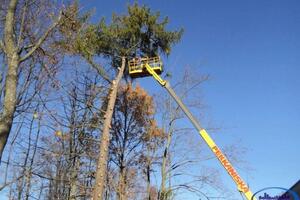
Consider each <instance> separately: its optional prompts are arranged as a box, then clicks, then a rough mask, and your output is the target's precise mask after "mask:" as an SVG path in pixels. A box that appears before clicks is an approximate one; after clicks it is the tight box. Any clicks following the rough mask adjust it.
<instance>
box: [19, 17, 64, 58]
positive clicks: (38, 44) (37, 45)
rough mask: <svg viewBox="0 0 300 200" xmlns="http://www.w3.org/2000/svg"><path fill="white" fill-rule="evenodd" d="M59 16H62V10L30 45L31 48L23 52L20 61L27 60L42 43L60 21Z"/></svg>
mask: <svg viewBox="0 0 300 200" xmlns="http://www.w3.org/2000/svg"><path fill="white" fill-rule="evenodd" d="M61 17H62V12H61V13H60V14H59V17H58V19H57V20H56V22H54V23H53V24H52V26H50V27H49V29H48V30H47V31H46V32H45V33H44V35H43V36H42V37H41V38H40V39H39V40H38V41H37V43H36V44H35V45H34V46H33V47H32V49H31V50H30V51H29V52H28V53H27V54H25V55H24V56H23V57H22V58H20V62H23V61H25V60H27V59H28V58H29V57H30V56H31V55H32V54H33V53H34V52H35V51H36V50H37V49H38V48H39V47H40V46H41V45H42V43H43V42H44V41H45V40H46V39H47V37H48V35H49V34H50V33H51V31H52V30H53V29H54V28H55V27H56V26H57V25H58V24H59V23H60V20H61Z"/></svg>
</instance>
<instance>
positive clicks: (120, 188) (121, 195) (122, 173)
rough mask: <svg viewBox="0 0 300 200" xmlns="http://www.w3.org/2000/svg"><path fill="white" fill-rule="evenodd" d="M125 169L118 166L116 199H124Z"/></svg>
mask: <svg viewBox="0 0 300 200" xmlns="http://www.w3.org/2000/svg"><path fill="white" fill-rule="evenodd" d="M126 199H127V197H126V169H125V168H124V167H121V168H120V172H119V182H118V200H126Z"/></svg>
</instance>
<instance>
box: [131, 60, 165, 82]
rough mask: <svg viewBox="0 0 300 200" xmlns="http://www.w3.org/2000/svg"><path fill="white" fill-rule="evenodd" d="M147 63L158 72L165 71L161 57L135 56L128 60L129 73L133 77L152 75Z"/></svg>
mask: <svg viewBox="0 0 300 200" xmlns="http://www.w3.org/2000/svg"><path fill="white" fill-rule="evenodd" d="M146 64H148V65H149V66H150V67H151V69H152V70H154V71H155V72H156V74H161V73H162V71H163V65H162V62H161V60H160V57H153V58H148V57H146V58H134V59H132V60H130V61H129V62H128V68H129V75H130V76H131V77H132V78H138V77H144V76H151V75H152V74H150V73H149V71H148V70H147V69H146Z"/></svg>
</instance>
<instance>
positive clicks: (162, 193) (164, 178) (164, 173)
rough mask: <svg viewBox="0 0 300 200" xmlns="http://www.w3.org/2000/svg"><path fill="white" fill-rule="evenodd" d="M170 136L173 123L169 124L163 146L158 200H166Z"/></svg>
mask: <svg viewBox="0 0 300 200" xmlns="http://www.w3.org/2000/svg"><path fill="white" fill-rule="evenodd" d="M172 135H173V123H170V127H169V133H168V137H167V143H166V146H165V150H164V155H163V158H162V165H161V186H160V195H159V199H160V200H167V199H168V195H167V190H166V182H167V177H168V172H167V161H168V159H169V156H170V155H169V148H170V145H171V140H172Z"/></svg>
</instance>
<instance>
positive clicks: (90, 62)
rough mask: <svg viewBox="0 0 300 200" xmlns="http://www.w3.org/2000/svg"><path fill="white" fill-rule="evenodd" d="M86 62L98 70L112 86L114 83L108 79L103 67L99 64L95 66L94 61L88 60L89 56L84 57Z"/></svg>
mask: <svg viewBox="0 0 300 200" xmlns="http://www.w3.org/2000/svg"><path fill="white" fill-rule="evenodd" d="M83 57H84V58H85V59H86V61H87V62H88V63H89V64H90V65H91V66H92V67H93V68H94V69H96V70H97V72H98V74H99V75H100V76H101V77H102V78H104V79H105V80H106V81H107V82H109V83H110V84H111V83H112V82H111V80H110V78H109V77H108V75H107V74H106V72H105V70H104V69H103V68H102V67H99V66H98V65H97V64H95V63H94V62H93V60H92V59H90V58H88V57H87V56H83Z"/></svg>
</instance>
